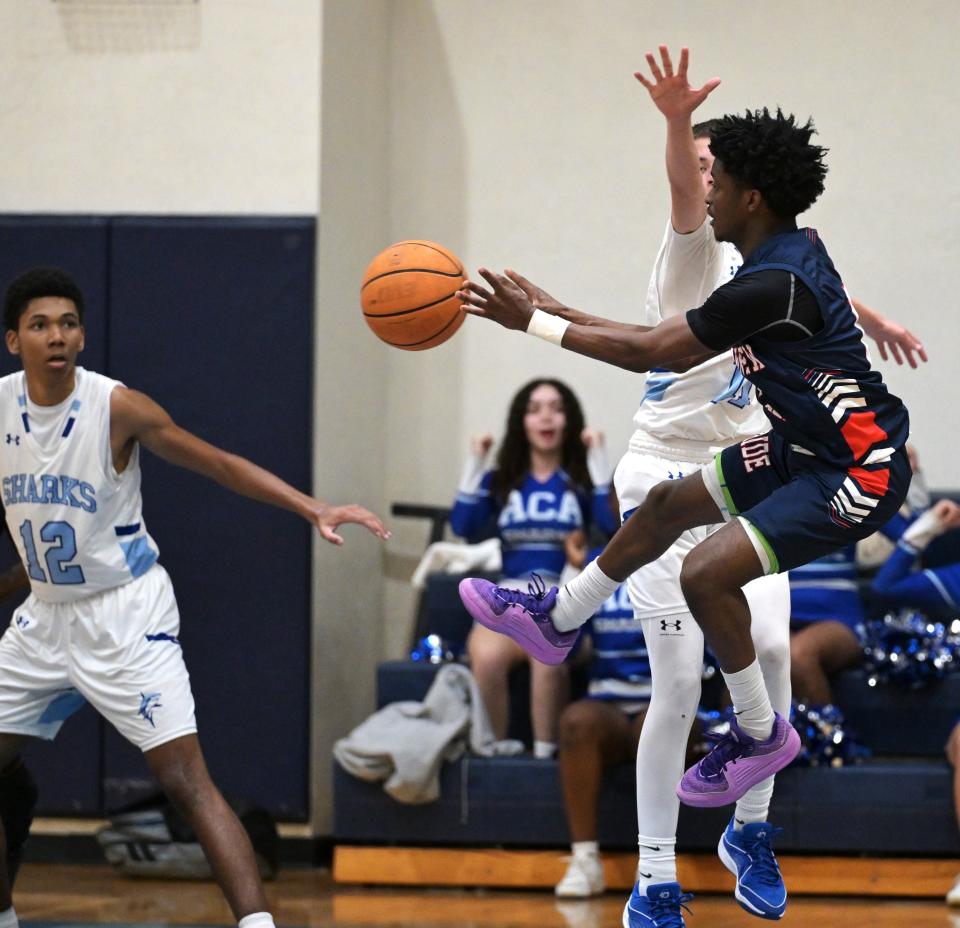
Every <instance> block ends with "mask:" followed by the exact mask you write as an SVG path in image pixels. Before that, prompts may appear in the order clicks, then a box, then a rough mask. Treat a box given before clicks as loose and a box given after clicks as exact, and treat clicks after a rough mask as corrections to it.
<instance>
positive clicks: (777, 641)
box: [754, 636, 790, 672]
mask: <svg viewBox="0 0 960 928" xmlns="http://www.w3.org/2000/svg"><path fill="white" fill-rule="evenodd" d="M754 647H755V648H756V652H757V660H758V661H759V662H760V666H761V667H762V668H763V669H764V671H765V672H769V671H771V670H778V669H780V668H783V667H788V666H789V665H790V641H789V639H788V638H786V637H785V636H768V637H762V638H759V639H754Z"/></svg>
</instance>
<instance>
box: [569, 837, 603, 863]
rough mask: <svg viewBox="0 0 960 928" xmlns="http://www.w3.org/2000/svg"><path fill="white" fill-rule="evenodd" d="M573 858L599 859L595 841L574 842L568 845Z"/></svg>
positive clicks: (598, 848) (598, 849)
mask: <svg viewBox="0 0 960 928" xmlns="http://www.w3.org/2000/svg"><path fill="white" fill-rule="evenodd" d="M570 850H571V851H573V856H574V857H576V858H579V859H580V860H582V859H583V858H584V857H599V856H600V845H599V843H598V842H596V841H574V842H573V844H571V845H570Z"/></svg>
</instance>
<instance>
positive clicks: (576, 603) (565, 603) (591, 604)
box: [550, 561, 622, 632]
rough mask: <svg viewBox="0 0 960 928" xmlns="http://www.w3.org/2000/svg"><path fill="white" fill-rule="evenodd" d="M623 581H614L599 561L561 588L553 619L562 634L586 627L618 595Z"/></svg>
mask: <svg viewBox="0 0 960 928" xmlns="http://www.w3.org/2000/svg"><path fill="white" fill-rule="evenodd" d="M621 582H622V581H620V580H611V579H610V578H609V577H608V576H607V575H606V574H605V573H604V572H603V571H602V570H601V569H600V565H599V564H598V563H597V562H596V561H591V562H590V563H589V564H587V566H586V567H584V568H583V571H582V572H581V573H580V574H578V575H577V576H576V577H574V578H573V579H572V580H571V581H570V582H569V583H565V584H564V585H563V586H562V587H561V588H560V593H559V595H558V596H557V604H556V606H554V607H553V612H552V613H551V614H550V619H551V621H552V622H553V624H554V626H555V627H556V628H557V630H558V631H561V632H572V631H573V630H574V629H575V628H579V627H580V626H581V625H583V623H584V622H586V621H587V619H589V618H590V616H592V615H593V614H594V613H595V612H596V611H597V610H598V609H599V608H600V607H601V606H602V605H603V604H604V603H605V602H606V601H607V600H608V599H609V598H610V597H611V596H612V595H613V594H614V593H616V592H617V589H618V587H619V586H620V584H621Z"/></svg>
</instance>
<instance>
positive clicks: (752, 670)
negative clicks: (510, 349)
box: [460, 109, 910, 806]
mask: <svg viewBox="0 0 960 928" xmlns="http://www.w3.org/2000/svg"><path fill="white" fill-rule="evenodd" d="M812 134H813V126H812V124H811V123H810V122H808V123H806V124H805V125H801V124H798V123H797V122H796V120H795V119H794V117H792V116H785V115H784V114H783V113H781V112H780V111H778V112H777V113H776V114H771V113H770V112H769V111H767V110H766V109H764V110H762V111H756V112H747V113H746V114H744V115H733V116H726V117H724V118H723V119H721V120H719V121H718V123H717V125H716V127H715V129H714V130H713V131H712V133H711V144H710V150H711V152H712V154H713V155H714V156H715V159H716V160H715V162H714V165H713V169H712V182H713V183H712V187H711V189H710V191H709V193H708V194H707V197H706V202H707V207H708V214H709V216H710V217H711V219H712V222H713V229H714V234H715V236H716V238H717V240H719V241H729V242H732V243H733V244H734V245H736V246H737V248H738V250H739V251H740V253H741V255H742V256H743V259H744V263H743V265H742V267H741V268H740V269H739V270H738V271H737V273H736V275H735V276H734V278H733V280H731V281H730V282H729V283H727V284H725V285H724V286H722V287H720V288H719V289H718V290H716V291H715V292H714V293H713V294H712V295H711V296H710V297H709V298H708V299H707V300H706V302H705V303H704V304H703V305H702V306H700V307H699V308H695V309H691V310H690V311H689V312H687V313H686V314H684V315H680V316H677V317H672V318H670V319H667V320H665V321H664V322H662V323H660V324H659V325H657V326H654V327H647V326H625V325H622V324H621V325H617V326H611V325H609V324H604V323H605V321H604V320H601V319H599V318H598V317H590V316H588V315H587V314H584V313H580V312H578V311H576V310H572V309H570V308H568V307H552V306H551V307H550V310H551V311H550V312H545V311H544V310H542V309H535V307H534V306H533V304H532V303H531V301H530V299H529V298H528V295H527V294H528V292H532V291H533V285H531V284H530V283H529V282H528V281H525V280H524V279H523V278H521V277H519V275H516V274H514V273H512V272H507V274H505V275H500V274H496V273H494V272H491V271H489V270H487V269H481V271H480V274H481V276H482V277H483V278H484V279H485V280H486V282H487V284H488V285H489V286H488V287H485V286H483V285H482V284H478V283H476V282H470V283H469V284H468V285H467V286H466V288H465V289H464V290H463V291H461V293H460V296H461V298H462V299H463V300H464V302H465V304H466V305H465V309H466V311H467V312H470V313H472V314H474V315H478V316H481V317H483V318H489V319H492V320H494V321H496V322H499V323H500V324H501V325H503V326H504V327H506V328H512V329H519V330H522V331H528V332H530V333H531V334H534V335H538V336H540V337H544V338H546V339H547V340H549V341H551V342H553V343H555V344H560V345H562V347H564V348H567V349H568V350H572V351H576V352H577V353H579V354H584V355H586V356H588V357H593V358H596V359H598V360H602V361H606V362H608V363H611V364H615V365H617V366H619V367H623V368H625V369H627V370H632V371H637V372H642V371H648V370H650V369H651V368H652V367H657V366H661V367H671V368H679V369H683V368H686V367H689V366H691V365H693V364H696V363H700V362H702V361H703V360H705V359H707V358H709V357H712V356H714V355H716V354H717V353H719V352H722V351H725V350H727V349H729V348H733V350H734V358H735V361H736V363H737V366H738V367H739V369H740V371H741V372H742V373H743V375H744V376H745V377H746V378H748V379H749V380H750V381H751V382H752V383H753V384H754V385H755V386H756V388H757V390H758V392H759V394H760V398H761V402H762V404H763V407H764V409H765V411H766V412H767V415H768V417H769V418H770V421H771V424H772V430H771V431H770V432H768V433H767V434H764V435H761V436H758V437H756V438H752V439H748V440H746V441H743V442H741V443H740V444H737V445H732V446H730V447H729V448H727V449H725V450H724V451H722V452H721V453H720V454H718V455H717V457H716V458H715V461H714V463H713V464H712V465H708V466H707V467H705V468H704V469H703V470H702V471H700V472H698V473H695V474H692V475H689V476H686V477H684V478H683V479H679V480H673V481H665V482H663V483H661V484H659V485H657V486H656V487H655V488H654V489H653V491H652V492H651V493H650V494H649V495H648V496H647V498H646V499H645V501H644V502H643V503H642V504H641V505H640V506H639V507H638V509H637V510H636V511H635V512H634V513H633V515H632V516H631V517H630V518H629V519H628V520H627V521H626V522H625V523H624V525H623V527H622V528H621V529H620V531H619V532H618V533H617V534H616V535H615V536H614V538H613V540H612V541H611V543H610V545H609V546H608V547H607V548H606V550H605V551H604V553H603V554H602V555H601V556H600V558H599V559H598V560H597V561H595V562H593V564H591V565H589V566H588V568H587V569H586V570H585V571H584V572H583V573H582V574H581V575H580V576H579V577H577V578H576V579H575V580H573V581H571V582H570V583H568V584H566V585H565V587H564V588H563V590H559V591H558V590H551V591H549V592H548V593H546V594H544V595H543V596H541V597H533V596H527V595H524V594H519V593H517V592H515V591H506V590H500V589H497V588H496V587H494V586H493V585H492V584H489V583H486V582H485V581H478V580H466V581H464V582H463V584H462V585H461V595H462V596H463V599H464V602H465V603H466V604H467V606H468V608H469V609H470V611H471V613H472V614H473V616H474V618H476V619H477V620H478V621H480V622H481V623H484V624H486V625H487V626H488V627H490V628H493V629H495V630H498V631H501V632H503V633H504V634H507V635H509V636H510V637H512V638H514V639H515V640H517V641H519V642H520V643H521V644H523V646H524V647H525V648H526V649H527V650H528V651H529V652H530V653H531V654H533V655H534V656H535V657H537V658H538V659H540V660H543V661H545V662H554V661H561V660H563V659H564V657H565V656H566V654H567V653H569V650H570V648H571V647H572V646H573V643H574V642H575V640H576V634H577V630H578V629H579V627H580V625H581V624H582V623H583V622H585V621H586V619H587V618H588V617H589V616H590V614H591V613H592V612H593V611H595V610H596V608H597V607H598V606H599V605H600V603H602V602H603V601H604V599H606V597H607V596H609V595H610V594H611V593H612V592H613V591H614V590H615V589H616V588H617V586H618V585H619V584H620V583H621V582H622V581H623V580H624V579H625V578H627V577H628V576H629V575H630V574H631V573H632V572H633V571H634V570H636V569H637V568H639V567H640V566H642V565H643V564H646V563H649V562H650V561H652V560H654V559H655V558H657V557H658V556H659V555H660V553H661V552H663V551H664V550H665V549H666V548H667V547H668V546H669V545H670V544H671V543H672V542H673V540H674V539H675V538H677V537H678V535H679V534H680V533H682V532H683V531H685V530H687V529H690V528H693V527H696V526H699V525H709V524H715V523H718V522H721V521H724V522H726V523H727V524H726V525H724V527H723V528H721V529H720V530H719V531H717V532H716V533H714V534H712V535H711V536H710V537H708V538H707V539H706V540H704V541H703V542H701V543H700V544H699V545H698V546H697V547H696V548H694V549H693V551H691V552H690V553H689V554H688V555H687V557H686V559H685V561H684V564H683V568H682V572H681V578H680V579H681V586H682V589H683V593H684V596H685V599H686V602H687V604H688V605H689V608H690V611H691V612H692V613H693V615H694V617H695V618H696V619H697V621H698V623H699V624H700V626H701V627H702V628H703V630H704V634H705V637H706V639H707V641H708V643H709V645H710V646H711V648H712V650H713V651H714V653H715V655H716V656H717V658H718V660H719V663H720V666H721V669H722V671H723V674H724V678H725V681H726V683H727V687H728V689H729V690H730V694H731V698H732V701H733V706H734V710H735V712H736V713H737V720H736V722H734V724H733V725H732V726H731V731H730V734H729V736H727V737H726V738H724V739H723V740H722V741H721V742H720V743H718V744H717V746H716V747H715V748H714V749H713V750H712V751H711V752H710V754H708V755H707V756H706V757H705V758H704V759H703V760H702V761H700V763H699V764H697V765H695V766H694V767H692V768H691V769H690V770H688V771H687V773H686V774H685V775H684V776H683V778H682V780H681V783H680V785H679V786H678V795H679V796H680V798H681V799H682V800H683V801H684V802H687V803H688V804H691V805H697V806H720V805H725V804H728V803H732V802H735V801H736V800H737V799H738V798H739V797H741V796H742V795H743V794H744V793H745V792H746V791H747V790H748V789H749V788H750V787H751V786H753V785H754V784H756V783H758V782H760V781H761V780H763V779H765V778H767V777H769V776H770V775H771V774H773V773H775V772H776V771H777V770H780V769H782V768H783V767H784V766H786V765H787V764H788V763H789V762H790V761H791V760H792V759H793V758H794V757H795V756H796V754H797V752H798V750H799V737H798V736H797V734H796V732H795V731H794V730H793V729H792V728H791V726H790V725H789V723H788V721H787V720H786V719H784V718H782V717H781V716H780V715H778V714H776V713H774V711H773V709H772V708H771V705H770V699H769V696H768V693H767V691H766V688H765V686H764V681H763V677H762V674H761V672H760V668H759V666H758V664H757V660H756V654H755V652H754V648H753V644H752V642H751V640H750V617H749V612H748V610H747V606H746V602H745V600H744V597H743V594H742V592H741V587H742V586H743V585H744V584H745V583H747V582H749V581H751V580H753V579H755V578H757V577H760V576H763V575H766V574H770V573H776V572H779V571H784V570H789V569H790V568H791V567H794V566H797V565H799V564H803V563H807V562H808V561H810V560H813V559H815V558H817V557H821V556H823V555H825V554H828V553H830V552H831V551H834V550H837V549H838V548H840V547H842V546H844V545H846V544H849V543H851V542H853V541H857V540H859V539H860V538H864V537H866V536H867V535H870V534H872V533H873V532H874V531H875V530H876V529H878V528H879V527H880V526H881V525H882V524H884V523H885V522H886V521H887V520H889V519H890V517H891V516H892V515H893V514H894V513H895V512H896V511H897V509H898V508H899V507H900V504H901V503H902V501H903V499H904V497H905V495H906V491H907V487H908V485H909V481H910V466H909V462H908V460H907V455H906V451H905V448H904V445H905V442H906V438H907V432H908V427H909V421H908V416H907V412H906V409H905V408H904V406H903V404H902V403H901V402H900V400H899V399H898V398H897V397H895V396H893V395H892V394H891V393H889V391H888V390H887V389H886V387H885V385H884V384H883V381H882V378H881V377H880V375H879V373H877V372H876V371H874V370H872V369H871V368H870V364H869V360H868V358H867V354H866V350H865V347H864V345H863V341H862V337H861V331H860V329H858V328H857V326H856V318H855V316H854V313H853V310H852V308H851V306H850V302H849V299H848V298H847V295H846V292H845V291H844V288H843V284H842V281H841V280H840V277H839V275H838V274H837V272H836V270H835V269H834V267H833V264H832V262H831V261H830V258H829V256H828V255H827V252H826V250H825V249H824V247H823V244H822V243H821V242H820V240H819V237H818V236H817V233H816V232H815V231H814V230H813V229H799V228H797V224H796V216H797V215H798V214H799V213H802V212H804V211H805V210H806V209H808V208H809V207H810V206H811V205H812V204H813V203H814V202H815V200H816V199H817V197H818V196H819V195H820V193H822V191H823V179H824V177H825V175H826V166H825V164H824V163H823V156H824V154H825V149H823V148H821V147H819V146H816V145H813V144H812V143H811V141H810V139H811V136H812Z"/></svg>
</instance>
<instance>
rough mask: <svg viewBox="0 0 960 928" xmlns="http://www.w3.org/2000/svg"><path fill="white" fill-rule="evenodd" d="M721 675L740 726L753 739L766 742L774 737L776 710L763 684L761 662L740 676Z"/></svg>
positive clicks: (753, 664) (736, 674)
mask: <svg viewBox="0 0 960 928" xmlns="http://www.w3.org/2000/svg"><path fill="white" fill-rule="evenodd" d="M721 672H722V673H723V679H724V680H725V681H726V683H727V689H728V690H730V698H731V699H732V700H733V711H734V713H735V714H736V716H737V725H739V726H740V727H741V728H742V729H743V730H744V731H745V732H746V733H747V734H748V735H750V736H751V737H753V738H758V739H759V740H761V741H765V740H766V739H767V738H769V737H770V735H771V734H772V733H773V706H771V705H770V697H769V696H768V695H767V688H766V686H765V685H764V682H763V674H762V673H761V671H760V661H758V660H757V659H756V658H754V659H753V663H752V664H750V666H749V667H744V668H743V670H738V671H737V672H736V673H726V672H723V671H721Z"/></svg>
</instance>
